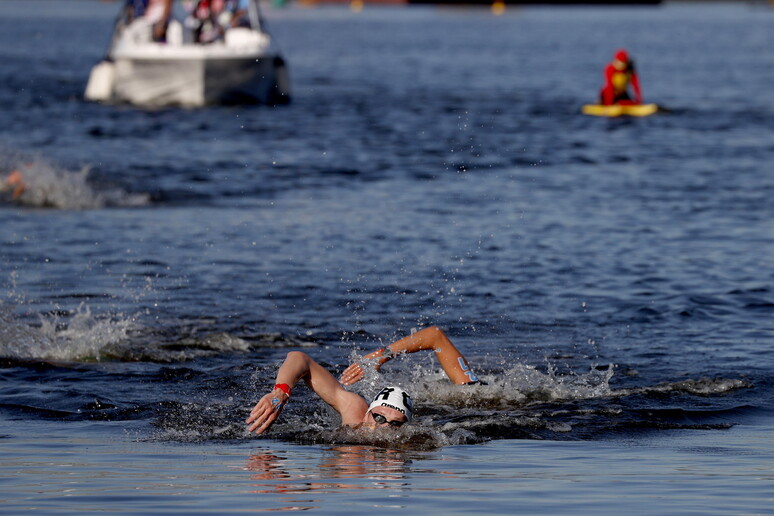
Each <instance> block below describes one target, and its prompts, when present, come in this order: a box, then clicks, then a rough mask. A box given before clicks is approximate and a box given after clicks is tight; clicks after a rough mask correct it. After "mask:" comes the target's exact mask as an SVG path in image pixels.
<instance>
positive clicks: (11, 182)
mask: <svg viewBox="0 0 774 516" xmlns="http://www.w3.org/2000/svg"><path fill="white" fill-rule="evenodd" d="M26 188H27V183H25V182H24V178H23V177H22V175H21V172H19V171H18V170H14V171H13V172H11V173H10V174H8V176H7V177H6V178H5V181H4V182H3V184H0V193H2V192H6V191H11V198H12V199H13V200H14V201H15V200H16V199H18V198H19V197H21V195H22V194H23V193H24V190H25V189H26Z"/></svg>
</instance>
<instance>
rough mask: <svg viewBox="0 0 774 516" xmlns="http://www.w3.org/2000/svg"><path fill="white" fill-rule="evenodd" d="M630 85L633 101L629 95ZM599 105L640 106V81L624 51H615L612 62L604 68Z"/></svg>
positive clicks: (632, 63)
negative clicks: (632, 91) (603, 83)
mask: <svg viewBox="0 0 774 516" xmlns="http://www.w3.org/2000/svg"><path fill="white" fill-rule="evenodd" d="M630 85H631V87H632V90H634V99H632V97H631V96H630V95H629V86H630ZM599 103H600V104H602V105H605V106H611V105H613V104H625V105H633V104H642V90H641V89H640V79H639V77H638V76H637V72H636V71H635V69H634V61H632V59H631V58H630V57H629V54H628V53H627V52H626V50H623V49H619V50H617V51H616V53H615V55H614V56H613V61H612V62H610V63H609V64H608V65H607V66H606V67H605V85H604V86H603V87H602V89H601V90H600V92H599Z"/></svg>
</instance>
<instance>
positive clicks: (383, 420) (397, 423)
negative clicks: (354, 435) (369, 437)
mask: <svg viewBox="0 0 774 516" xmlns="http://www.w3.org/2000/svg"><path fill="white" fill-rule="evenodd" d="M371 417H372V418H374V421H376V424H377V425H383V424H385V423H387V424H388V425H390V426H393V427H399V426H403V423H405V421H398V420H397V419H393V420H392V421H390V420H389V419H387V418H386V417H384V416H383V415H381V414H374V413H373V412H371Z"/></svg>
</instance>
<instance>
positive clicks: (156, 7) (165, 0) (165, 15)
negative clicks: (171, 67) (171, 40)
mask: <svg viewBox="0 0 774 516" xmlns="http://www.w3.org/2000/svg"><path fill="white" fill-rule="evenodd" d="M124 12H125V20H126V24H127V25H129V24H130V23H132V22H133V21H134V20H137V19H140V18H142V19H143V20H145V21H146V22H147V23H148V24H149V25H150V27H151V37H152V39H153V41H156V42H161V41H166V37H167V26H168V25H169V21H170V20H171V19H172V0H126V6H125V8H124Z"/></svg>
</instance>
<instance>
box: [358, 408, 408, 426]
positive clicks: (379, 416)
mask: <svg viewBox="0 0 774 516" xmlns="http://www.w3.org/2000/svg"><path fill="white" fill-rule="evenodd" d="M406 421H407V419H406V415H405V414H404V413H402V412H400V411H399V410H395V409H392V408H390V407H374V408H373V409H372V410H370V411H369V412H367V413H366V415H365V418H363V423H365V424H367V425H368V426H370V427H372V428H379V427H380V428H384V427H393V428H397V427H399V426H401V425H403V424H404V423H405V422H406Z"/></svg>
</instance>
